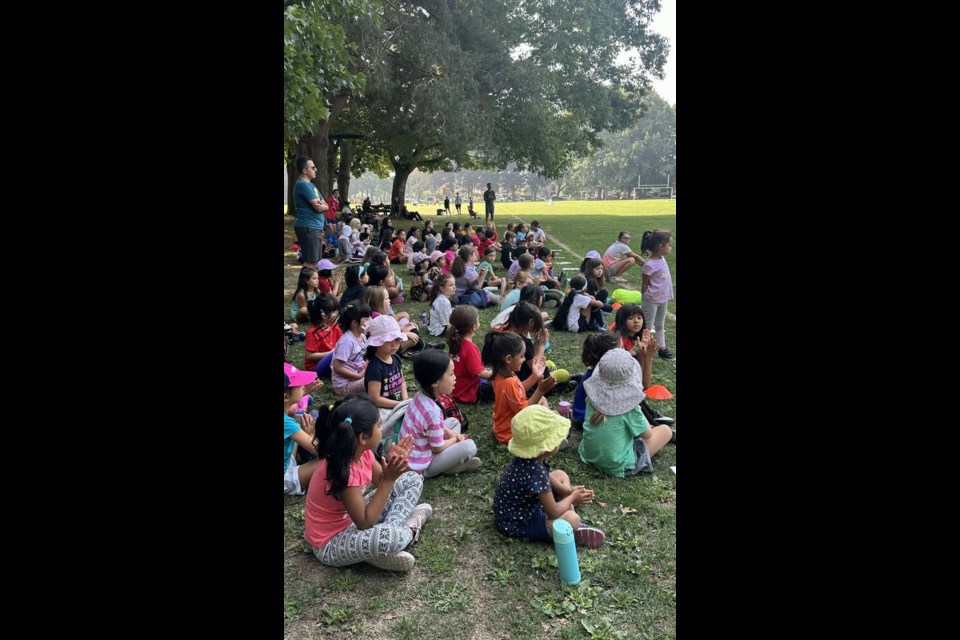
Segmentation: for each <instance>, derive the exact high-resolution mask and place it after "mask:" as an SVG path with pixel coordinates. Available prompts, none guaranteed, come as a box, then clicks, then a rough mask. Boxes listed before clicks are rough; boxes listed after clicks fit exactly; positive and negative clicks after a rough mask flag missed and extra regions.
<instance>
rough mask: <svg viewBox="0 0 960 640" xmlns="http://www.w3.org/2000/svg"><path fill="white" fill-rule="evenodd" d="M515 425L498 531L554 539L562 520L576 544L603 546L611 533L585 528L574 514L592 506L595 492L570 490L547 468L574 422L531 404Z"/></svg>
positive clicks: (497, 506) (497, 504)
mask: <svg viewBox="0 0 960 640" xmlns="http://www.w3.org/2000/svg"><path fill="white" fill-rule="evenodd" d="M510 426H511V430H512V432H513V437H512V438H511V439H510V443H509V444H508V445H507V448H508V449H509V450H510V453H512V454H513V456H514V457H513V459H512V460H511V461H510V463H509V464H508V465H507V466H506V468H505V469H504V470H503V474H502V475H501V476H500V483H499V484H498V485H497V490H496V492H495V493H494V496H493V515H494V518H495V521H496V526H497V529H498V530H499V531H500V532H501V533H503V534H505V535H508V536H510V537H513V538H524V539H527V540H551V539H553V523H554V521H555V520H557V519H562V520H566V521H567V522H569V523H570V526H571V527H573V537H574V539H575V540H576V541H577V542H579V543H581V544H583V545H585V546H587V547H591V548H596V547H599V546H600V545H601V544H603V540H604V538H606V534H605V533H604V532H603V531H601V530H600V529H596V528H594V527H590V526H587V525H585V524H584V523H583V522H582V521H581V519H580V516H579V515H577V512H576V511H575V510H574V507H575V506H583V505H586V504H590V503H591V502H593V491H592V490H591V489H587V488H586V487H584V486H582V485H577V486H571V485H570V478H569V476H567V474H566V473H565V472H563V471H561V470H559V469H556V470H551V469H550V465H548V464H547V458H549V457H550V456H552V455H555V454H556V453H557V451H559V450H560V443H561V442H563V441H564V440H565V439H566V434H567V431H569V430H570V421H569V420H567V419H566V418H563V417H561V416H560V415H558V414H556V413H554V412H553V411H550V410H549V409H547V408H546V407H542V406H540V405H531V406H529V407H527V408H526V409H524V410H523V411H520V412H519V413H518V414H517V415H516V416H514V418H513V420H512V421H511V425H510ZM558 498H559V500H558Z"/></svg>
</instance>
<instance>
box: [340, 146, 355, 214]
mask: <svg viewBox="0 0 960 640" xmlns="http://www.w3.org/2000/svg"><path fill="white" fill-rule="evenodd" d="M352 164H353V140H341V141H340V168H339V170H338V171H337V188H338V189H340V202H347V201H348V200H350V165H352Z"/></svg>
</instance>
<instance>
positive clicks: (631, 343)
mask: <svg viewBox="0 0 960 640" xmlns="http://www.w3.org/2000/svg"><path fill="white" fill-rule="evenodd" d="M620 342H621V343H622V344H623V348H624V349H626V350H627V351H629V352H630V355H633V356H635V355H637V353H639V352H640V345H638V344H637V343H638V342H640V341H639V340H631V339H630V338H628V337H627V336H624V335H621V336H620ZM634 347H636V349H634Z"/></svg>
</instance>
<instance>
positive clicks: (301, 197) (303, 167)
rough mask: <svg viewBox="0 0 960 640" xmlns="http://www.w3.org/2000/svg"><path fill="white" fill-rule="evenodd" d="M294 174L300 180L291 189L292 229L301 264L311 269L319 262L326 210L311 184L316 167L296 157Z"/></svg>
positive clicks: (314, 176) (307, 159) (325, 205)
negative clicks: (297, 175) (292, 205)
mask: <svg viewBox="0 0 960 640" xmlns="http://www.w3.org/2000/svg"><path fill="white" fill-rule="evenodd" d="M297 171H299V172H300V177H299V178H298V179H297V184H296V185H294V188H293V202H294V207H295V211H296V213H297V219H296V220H295V221H294V223H293V230H294V232H295V233H296V234H297V242H298V243H299V244H300V254H301V256H302V257H303V264H305V265H308V266H311V267H312V266H314V265H316V264H317V262H319V260H320V258H321V256H320V246H321V244H322V243H323V224H324V220H323V212H324V211H326V210H327V209H328V207H327V203H326V202H324V201H323V196H322V195H321V194H320V192H319V191H317V187H316V186H315V185H314V184H313V182H311V180H313V179H314V178H316V177H317V165H315V164H314V163H313V160H312V159H310V158H308V157H307V156H301V157H299V158H297Z"/></svg>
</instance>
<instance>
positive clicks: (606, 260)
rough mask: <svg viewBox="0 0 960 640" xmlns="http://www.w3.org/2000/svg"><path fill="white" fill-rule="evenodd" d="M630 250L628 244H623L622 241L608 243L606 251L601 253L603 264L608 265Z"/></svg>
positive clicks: (621, 258) (620, 258) (621, 257)
mask: <svg viewBox="0 0 960 640" xmlns="http://www.w3.org/2000/svg"><path fill="white" fill-rule="evenodd" d="M632 251H633V250H632V249H631V248H630V245H626V244H623V243H622V242H614V243H613V244H612V245H610V248H609V249H607V252H606V253H604V254H603V266H605V267H609V266H610V265H612V264H613V263H614V262H618V261H620V260H623V258H624V256H626V255H627V254H628V253H631V252H632Z"/></svg>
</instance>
